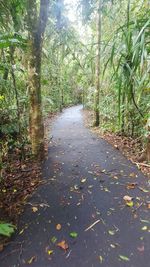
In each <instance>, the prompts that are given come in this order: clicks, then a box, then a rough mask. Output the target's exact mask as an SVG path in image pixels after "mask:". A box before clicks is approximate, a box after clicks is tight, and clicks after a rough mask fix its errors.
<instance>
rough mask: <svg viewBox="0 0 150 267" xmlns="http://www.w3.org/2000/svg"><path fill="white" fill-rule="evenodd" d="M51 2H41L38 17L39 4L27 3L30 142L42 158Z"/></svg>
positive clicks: (34, 150) (46, 0)
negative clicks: (45, 60)
mask: <svg viewBox="0 0 150 267" xmlns="http://www.w3.org/2000/svg"><path fill="white" fill-rule="evenodd" d="M48 4H49V0H41V1H40V14H39V15H38V11H37V10H38V8H37V2H36V1H35V0H28V1H27V14H28V30H29V37H30V39H29V49H30V50H29V64H28V73H29V86H28V88H29V98H30V118H29V124H30V140H31V144H32V154H33V155H34V156H37V157H38V158H41V156H42V155H43V152H44V124H43V116H42V101H41V57H42V44H43V37H44V32H45V28H46V23H47V19H48Z"/></svg>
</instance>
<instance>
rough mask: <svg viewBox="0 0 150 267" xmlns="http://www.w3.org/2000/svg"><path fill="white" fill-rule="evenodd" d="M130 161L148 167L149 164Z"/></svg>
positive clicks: (149, 166)
mask: <svg viewBox="0 0 150 267" xmlns="http://www.w3.org/2000/svg"><path fill="white" fill-rule="evenodd" d="M132 162H133V163H134V164H136V165H141V166H144V167H148V168H150V165H149V164H146V163H140V162H135V161H132Z"/></svg>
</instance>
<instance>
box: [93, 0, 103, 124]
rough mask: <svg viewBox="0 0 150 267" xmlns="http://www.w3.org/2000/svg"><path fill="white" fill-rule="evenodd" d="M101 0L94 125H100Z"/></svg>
mask: <svg viewBox="0 0 150 267" xmlns="http://www.w3.org/2000/svg"><path fill="white" fill-rule="evenodd" d="M101 1H102V0H99V3H98V14H97V16H98V17H97V55H96V79H95V90H96V92H95V103H94V126H99V122H100V120H99V96H100V50H101V6H102V5H101Z"/></svg>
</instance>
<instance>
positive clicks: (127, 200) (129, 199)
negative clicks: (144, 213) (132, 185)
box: [123, 195, 134, 207]
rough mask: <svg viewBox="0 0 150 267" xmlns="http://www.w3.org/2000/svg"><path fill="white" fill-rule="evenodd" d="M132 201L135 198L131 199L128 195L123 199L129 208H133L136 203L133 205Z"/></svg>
mask: <svg viewBox="0 0 150 267" xmlns="http://www.w3.org/2000/svg"><path fill="white" fill-rule="evenodd" d="M132 199H133V197H130V196H127V195H126V196H124V197H123V200H124V201H125V202H126V205H127V206H128V207H133V205H134V203H133V201H132Z"/></svg>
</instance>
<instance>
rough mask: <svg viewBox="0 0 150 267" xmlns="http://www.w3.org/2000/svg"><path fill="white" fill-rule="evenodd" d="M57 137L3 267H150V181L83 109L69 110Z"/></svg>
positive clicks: (0, 257) (0, 259) (0, 258)
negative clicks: (87, 121) (92, 126)
mask: <svg viewBox="0 0 150 267" xmlns="http://www.w3.org/2000/svg"><path fill="white" fill-rule="evenodd" d="M51 134H52V136H53V138H52V141H51V143H50V145H49V149H48V157H47V159H46V160H45V162H44V166H43V180H44V183H43V185H41V186H40V187H39V188H38V190H37V191H36V192H35V194H34V195H33V196H32V198H31V199H30V200H29V201H28V203H27V205H26V207H25V211H24V213H23V214H22V215H21V217H20V220H19V226H18V230H17V233H16V234H15V235H14V236H13V237H12V240H11V243H10V244H9V245H8V246H7V247H6V248H5V250H4V251H3V252H1V254H0V267H18V266H33V267H79V266H80V267H99V266H102V267H150V209H148V201H149V200H150V198H149V189H150V181H149V180H148V178H146V177H144V175H143V174H142V173H141V172H140V171H139V170H138V169H137V168H136V166H135V165H133V164H132V163H131V162H130V161H128V160H127V159H126V158H125V157H124V156H123V155H122V154H121V153H120V152H119V151H118V150H117V149H115V148H114V147H112V146H111V145H110V144H108V143H107V142H106V141H105V140H103V139H100V138H98V137H97V136H96V135H95V134H93V133H92V132H91V131H90V130H89V129H87V128H86V127H85V126H84V123H83V116H82V107H81V106H76V107H71V108H68V109H66V110H64V112H63V113H62V114H61V115H59V116H58V117H57V118H56V119H55V121H54V123H53V127H52V133H51ZM49 138H50V137H49ZM124 196H128V197H129V196H130V197H132V198H133V199H132V200H128V201H127V200H124ZM92 225H93V226H92Z"/></svg>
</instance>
